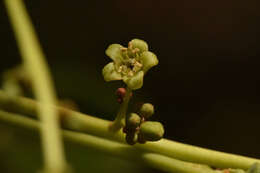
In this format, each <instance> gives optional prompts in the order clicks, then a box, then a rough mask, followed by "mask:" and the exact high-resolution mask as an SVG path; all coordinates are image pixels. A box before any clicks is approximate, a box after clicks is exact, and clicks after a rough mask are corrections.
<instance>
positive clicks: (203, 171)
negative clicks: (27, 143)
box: [0, 110, 216, 173]
mask: <svg viewBox="0 0 260 173" xmlns="http://www.w3.org/2000/svg"><path fill="white" fill-rule="evenodd" d="M0 121H2V122H5V123H7V124H10V125H14V126H20V127H23V128H27V129H30V130H39V129H40V126H41V124H40V123H38V122H37V121H36V120H32V119H30V118H27V117H23V116H21V115H17V114H14V113H8V112H5V111H1V110H0ZM62 134H63V136H64V138H65V139H66V140H68V141H70V142H74V143H77V144H80V145H82V146H84V147H88V148H91V149H94V150H98V151H101V152H103V153H106V154H109V155H112V156H116V157H120V158H123V159H127V160H131V161H135V162H137V163H139V164H143V163H144V164H146V165H147V166H150V167H152V168H156V169H159V170H162V171H166V172H178V173H216V171H214V170H212V169H211V168H210V167H207V166H205V165H198V164H193V163H188V162H184V161H180V160H176V159H173V158H170V157H166V156H163V155H159V154H155V153H150V152H145V151H142V150H140V149H138V148H135V147H132V146H129V145H126V144H122V143H118V142H113V141H111V140H107V139H104V138H99V137H95V136H91V135H88V134H83V133H79V132H73V131H69V130H62Z"/></svg>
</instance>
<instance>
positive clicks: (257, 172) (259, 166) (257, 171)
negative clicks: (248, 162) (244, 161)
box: [246, 163, 260, 173]
mask: <svg viewBox="0 0 260 173" xmlns="http://www.w3.org/2000/svg"><path fill="white" fill-rule="evenodd" d="M246 172H247V173H260V163H254V164H253V165H252V166H251V167H250V168H249V169H248V170H247V171H246Z"/></svg>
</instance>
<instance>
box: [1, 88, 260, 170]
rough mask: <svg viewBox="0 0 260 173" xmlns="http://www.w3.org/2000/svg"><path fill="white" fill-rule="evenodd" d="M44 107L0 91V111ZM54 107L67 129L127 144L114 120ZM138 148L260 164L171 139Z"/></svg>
mask: <svg viewBox="0 0 260 173" xmlns="http://www.w3.org/2000/svg"><path fill="white" fill-rule="evenodd" d="M40 105H41V104H40V103H38V102H35V101H34V100H32V99H28V98H24V97H15V98H13V97H9V96H8V95H7V94H5V92H3V91H1V90H0V108H3V109H5V110H8V111H12V112H18V113H22V114H27V115H30V116H35V114H36V109H37V107H38V106H40ZM52 108H53V109H56V110H58V111H59V113H60V114H59V115H60V117H61V120H62V125H63V126H64V127H65V128H68V129H72V130H74V131H80V132H85V133H89V134H92V135H96V136H100V137H105V138H109V139H113V140H117V141H120V142H125V139H124V134H123V133H122V132H121V131H119V132H117V133H112V132H110V131H109V130H108V127H109V124H110V123H111V121H107V120H103V119H100V118H96V117H93V116H90V115H86V114H83V113H80V112H75V111H72V110H69V109H65V108H62V107H57V106H53V107H52ZM166 130H167V129H166ZM134 147H137V148H139V149H142V150H143V151H153V152H155V153H158V154H161V155H165V156H168V157H172V158H176V159H179V160H184V161H190V162H195V163H201V164H206V165H210V166H214V167H217V168H240V169H248V168H249V167H250V166H251V165H252V164H253V163H255V162H259V163H260V160H258V159H254V158H249V157H244V156H239V155H234V154H228V153H224V152H218V151H213V150H209V149H204V148H201V147H196V146H192V145H187V144H182V143H179V142H175V141H172V140H168V139H162V140H160V141H158V142H147V143H146V144H136V145H134Z"/></svg>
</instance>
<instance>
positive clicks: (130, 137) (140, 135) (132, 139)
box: [123, 103, 164, 145]
mask: <svg viewBox="0 0 260 173" xmlns="http://www.w3.org/2000/svg"><path fill="white" fill-rule="evenodd" d="M153 113H154V107H153V105H152V104H150V103H145V104H143V105H142V106H141V108H140V110H139V111H138V114H137V113H130V114H128V115H127V117H126V120H125V121H126V122H125V127H124V129H123V131H124V133H125V134H126V136H125V139H126V142H127V143H128V144H130V145H134V144H135V143H137V142H138V143H141V144H143V143H145V142H146V141H158V140H160V139H161V138H162V137H163V134H164V128H163V125H162V124H161V123H160V122H156V121H147V119H148V118H150V117H151V116H152V115H153Z"/></svg>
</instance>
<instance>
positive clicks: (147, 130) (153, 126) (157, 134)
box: [139, 121, 164, 141]
mask: <svg viewBox="0 0 260 173" xmlns="http://www.w3.org/2000/svg"><path fill="white" fill-rule="evenodd" d="M139 133H140V135H141V136H142V138H143V139H144V140H147V141H158V140H160V139H161V138H162V137H163V134H164V128H163V125H162V124H161V123H160V122H155V121H146V122H144V123H142V124H141V127H140V131H139Z"/></svg>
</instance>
